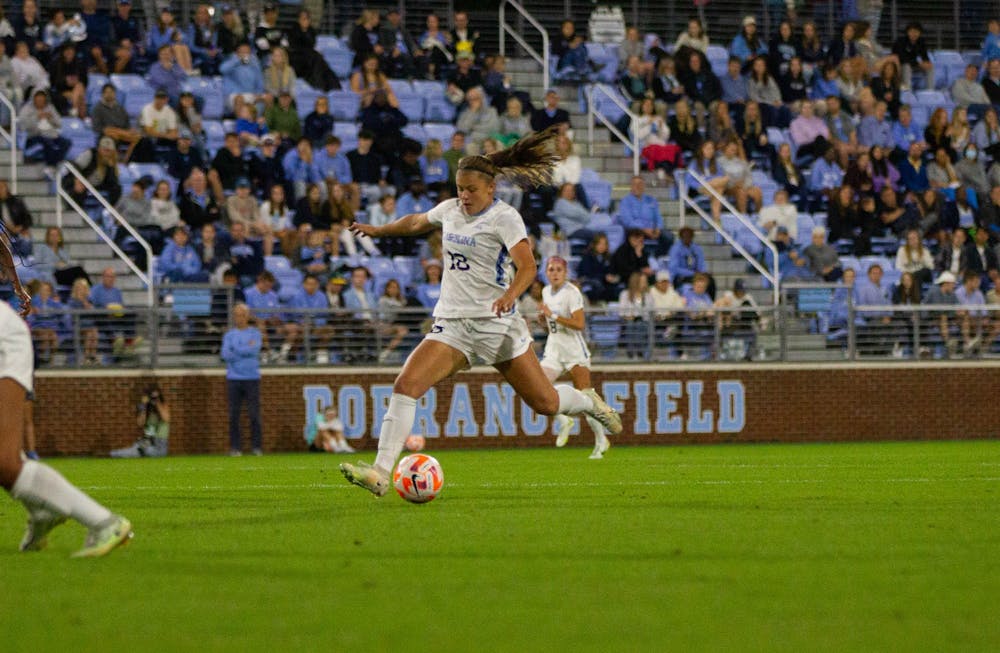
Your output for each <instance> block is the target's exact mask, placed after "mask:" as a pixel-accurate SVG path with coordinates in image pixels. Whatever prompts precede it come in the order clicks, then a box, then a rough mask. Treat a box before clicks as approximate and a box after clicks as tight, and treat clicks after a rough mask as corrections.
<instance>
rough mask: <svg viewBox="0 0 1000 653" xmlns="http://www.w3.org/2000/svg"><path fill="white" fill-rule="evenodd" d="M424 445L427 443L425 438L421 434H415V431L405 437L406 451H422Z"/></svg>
mask: <svg viewBox="0 0 1000 653" xmlns="http://www.w3.org/2000/svg"><path fill="white" fill-rule="evenodd" d="M426 445H427V440H425V439H424V436H422V435H417V434H416V433H414V434H413V435H411V436H410V437H408V438H406V450H407V451H413V452H417V451H423V450H424V447H425V446H426Z"/></svg>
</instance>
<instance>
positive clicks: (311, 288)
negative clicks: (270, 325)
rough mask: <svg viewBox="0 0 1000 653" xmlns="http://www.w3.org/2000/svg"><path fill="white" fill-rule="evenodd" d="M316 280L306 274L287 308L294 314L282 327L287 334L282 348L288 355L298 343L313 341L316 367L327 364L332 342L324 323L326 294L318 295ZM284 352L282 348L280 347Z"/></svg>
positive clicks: (331, 332) (326, 325)
mask: <svg viewBox="0 0 1000 653" xmlns="http://www.w3.org/2000/svg"><path fill="white" fill-rule="evenodd" d="M319 286H320V283H319V277H317V276H316V275H314V274H307V275H306V276H305V278H304V279H303V280H302V287H301V288H299V290H298V291H297V292H296V293H295V295H294V296H293V297H292V299H291V301H290V302H289V304H288V306H289V308H291V309H295V311H302V312H293V313H292V314H291V315H290V317H291V319H290V320H289V321H288V323H287V324H286V325H285V328H286V333H287V338H288V339H287V341H286V344H288V345H289V351H290V352H291V351H294V349H295V347H296V345H298V343H299V341H300V340H303V341H304V340H305V339H307V338H309V339H311V340H315V345H313V346H312V349H313V351H314V356H315V360H316V362H317V363H318V364H320V365H326V364H327V363H329V362H330V352H329V349H328V347H329V345H330V339H331V338H333V327H331V326H330V325H329V324H328V323H327V316H326V311H328V310H329V309H330V303H329V301H327V298H326V294H325V293H323V292H320V289H319ZM282 350H284V346H282Z"/></svg>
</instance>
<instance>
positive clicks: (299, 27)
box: [285, 9, 340, 93]
mask: <svg viewBox="0 0 1000 653" xmlns="http://www.w3.org/2000/svg"><path fill="white" fill-rule="evenodd" d="M285 36H286V39H287V43H288V45H287V48H288V60H289V62H290V63H291V64H292V68H294V69H295V74H296V75H297V76H298V77H299V79H302V80H305V81H306V82H307V83H308V84H309V85H310V86H312V87H313V88H316V89H319V90H321V91H323V92H324V93H329V92H330V91H334V90H339V89H340V80H339V79H337V74H336V73H335V72H333V70H332V69H331V68H330V65H329V64H328V63H327V62H326V59H324V58H323V56H322V55H321V54H320V53H319V52H318V51H317V50H316V36H317V34H316V28H315V27H313V25H312V15H311V14H310V13H309V11H308V10H306V9H300V10H299V13H298V20H297V21H296V22H295V24H294V25H292V26H291V27H290V28H289V29H288V31H287V32H286V34H285Z"/></svg>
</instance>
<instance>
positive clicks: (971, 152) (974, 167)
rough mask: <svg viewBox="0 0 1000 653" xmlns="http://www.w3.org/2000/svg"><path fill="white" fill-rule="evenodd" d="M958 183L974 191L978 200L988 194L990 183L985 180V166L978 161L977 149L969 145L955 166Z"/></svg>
mask: <svg viewBox="0 0 1000 653" xmlns="http://www.w3.org/2000/svg"><path fill="white" fill-rule="evenodd" d="M955 173H956V174H957V175H958V179H959V181H961V182H962V183H963V184H964V185H966V186H968V187H969V188H972V189H973V190H975V191H976V195H978V196H979V198H980V199H982V198H985V197H987V196H988V195H989V194H990V182H989V180H987V179H986V166H984V165H983V163H982V162H981V161H980V160H979V148H977V147H976V146H975V145H974V144H972V143H969V144H968V145H966V146H965V150H963V151H962V158H961V159H959V161H958V163H956V164H955Z"/></svg>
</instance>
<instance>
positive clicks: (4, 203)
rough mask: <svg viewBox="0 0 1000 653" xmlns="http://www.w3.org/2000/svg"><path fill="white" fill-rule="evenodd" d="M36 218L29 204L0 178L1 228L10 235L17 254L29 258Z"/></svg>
mask: <svg viewBox="0 0 1000 653" xmlns="http://www.w3.org/2000/svg"><path fill="white" fill-rule="evenodd" d="M33 224H34V219H33V217H32V215H31V211H29V210H28V206H27V205H26V204H25V203H24V200H22V199H21V198H20V197H18V196H17V195H13V194H11V192H10V185H9V184H8V183H7V181H6V180H5V179H0V230H3V231H6V232H7V235H8V236H9V237H10V241H11V249H12V251H13V253H14V255H15V256H19V257H22V258H27V257H28V256H31V254H32V243H31V227H32V225H33Z"/></svg>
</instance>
